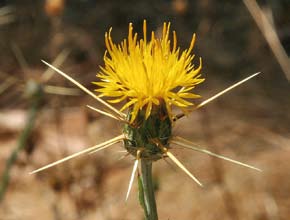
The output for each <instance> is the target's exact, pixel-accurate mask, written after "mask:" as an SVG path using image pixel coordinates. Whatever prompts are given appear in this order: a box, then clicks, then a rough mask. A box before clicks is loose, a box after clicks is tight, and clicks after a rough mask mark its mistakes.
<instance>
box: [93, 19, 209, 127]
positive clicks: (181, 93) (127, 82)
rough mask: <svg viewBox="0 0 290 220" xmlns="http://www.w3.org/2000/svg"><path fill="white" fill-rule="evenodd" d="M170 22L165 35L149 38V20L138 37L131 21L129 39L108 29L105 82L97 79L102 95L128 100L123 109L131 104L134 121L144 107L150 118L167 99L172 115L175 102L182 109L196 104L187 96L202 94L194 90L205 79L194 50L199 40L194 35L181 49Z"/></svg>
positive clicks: (101, 77)
mask: <svg viewBox="0 0 290 220" xmlns="http://www.w3.org/2000/svg"><path fill="white" fill-rule="evenodd" d="M169 30H170V23H164V25H163V31H162V36H161V38H156V37H155V33H154V32H152V33H151V39H150V41H147V27H146V21H144V24H143V39H140V40H137V33H133V26H132V24H129V33H128V39H125V40H123V42H121V44H118V45H116V44H114V43H113V41H112V38H111V30H110V31H109V33H106V36H105V43H106V47H107V52H106V53H105V55H104V62H105V66H104V67H101V71H100V73H99V74H98V75H97V76H98V77H99V78H100V79H101V82H95V84H97V85H98V86H100V87H101V88H99V89H97V90H96V91H98V92H100V93H101V95H100V96H107V97H110V98H111V99H110V100H109V102H111V103H118V102H121V101H123V100H126V101H127V102H126V104H124V106H123V107H122V109H121V111H123V110H124V109H126V108H128V107H130V108H131V109H132V111H131V115H132V117H131V122H133V121H134V120H135V119H136V117H137V114H138V112H139V111H140V110H144V111H145V118H148V117H149V115H150V114H151V111H152V106H153V105H160V104H161V103H165V105H166V108H167V111H168V113H169V114H170V115H171V106H172V105H175V106H177V107H180V108H182V109H184V108H186V107H188V106H191V105H193V104H192V103H191V102H189V101H188V100H187V99H193V98H198V97H200V96H199V95H196V94H193V93H191V90H192V89H193V88H194V87H195V85H197V84H199V83H201V82H202V81H204V79H202V78H200V77H201V75H200V70H201V59H200V64H199V66H198V67H197V68H194V64H193V63H192V60H193V58H194V55H193V54H191V51H192V49H193V46H194V42H195V35H193V37H192V40H191V43H190V46H189V48H188V49H187V50H184V51H183V52H180V48H179V47H177V39H176V33H175V32H174V31H173V42H172V43H171V42H170V39H169Z"/></svg>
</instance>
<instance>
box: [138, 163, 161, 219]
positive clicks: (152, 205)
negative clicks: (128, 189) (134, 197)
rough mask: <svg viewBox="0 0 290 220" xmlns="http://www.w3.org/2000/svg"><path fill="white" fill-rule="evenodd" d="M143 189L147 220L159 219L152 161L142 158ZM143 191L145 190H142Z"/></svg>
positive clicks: (140, 191)
mask: <svg viewBox="0 0 290 220" xmlns="http://www.w3.org/2000/svg"><path fill="white" fill-rule="evenodd" d="M141 184H142V186H141V190H140V189H139V193H141V194H143V195H142V196H141V197H142V198H143V199H144V201H140V202H141V205H142V203H143V208H144V212H145V218H146V220H158V215H157V208H156V201H155V193H154V185H153V181H152V161H148V160H144V159H141ZM142 191H143V192H142Z"/></svg>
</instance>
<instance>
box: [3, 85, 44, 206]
mask: <svg viewBox="0 0 290 220" xmlns="http://www.w3.org/2000/svg"><path fill="white" fill-rule="evenodd" d="M25 92H26V94H27V95H28V97H29V99H30V101H31V104H30V108H29V110H28V117H27V121H26V123H25V127H24V129H23V131H22V132H21V134H20V136H19V139H18V143H17V147H16V148H15V149H14V150H13V151H12V153H11V155H10V157H9V158H8V159H7V161H6V167H5V170H4V172H3V174H2V178H1V182H0V202H1V201H2V200H3V199H4V196H5V192H6V190H7V187H8V185H9V181H10V171H11V169H12V167H13V165H14V163H15V162H16V160H17V158H18V154H19V153H20V152H21V151H22V150H23V149H24V148H25V147H26V145H27V142H28V140H29V138H30V135H31V133H32V131H33V127H34V124H35V119H36V116H37V113H38V111H39V109H40V104H41V100H42V97H43V91H42V87H41V85H40V84H39V83H37V82H35V81H28V82H27V87H26V91H25Z"/></svg>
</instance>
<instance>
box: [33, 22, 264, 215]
mask: <svg viewBox="0 0 290 220" xmlns="http://www.w3.org/2000/svg"><path fill="white" fill-rule="evenodd" d="M111 30H112V29H110V31H109V33H107V34H106V35H105V43H106V47H107V52H106V53H105V55H104V62H105V65H104V67H101V70H100V72H99V73H98V75H97V76H98V78H99V79H100V81H98V82H94V83H95V84H96V85H98V86H99V88H98V89H96V91H97V92H98V93H99V95H96V94H95V93H93V92H91V91H90V90H88V89H87V88H86V87H84V86H83V85H81V84H80V83H79V82H77V81H76V80H74V79H73V78H71V77H70V76H68V75H67V74H65V73H64V72H62V71H61V70H59V69H57V68H56V67H54V66H52V65H50V64H48V63H47V62H45V61H43V62H44V63H45V64H46V65H48V66H49V67H51V68H52V69H53V70H55V71H56V72H57V73H59V74H60V75H62V76H64V77H65V78H67V79H68V80H69V81H71V82H72V83H74V84H75V85H76V86H78V87H79V88H80V89H82V90H83V91H84V92H86V93H87V94H89V95H90V96H92V97H93V98H94V99H96V100H97V101H98V102H100V103H101V104H102V105H104V107H105V108H106V110H101V109H97V108H94V107H92V106H88V107H89V108H90V109H92V110H95V111H97V112H99V113H100V114H103V115H105V116H108V117H110V118H113V119H115V120H118V121H120V122H123V124H124V128H123V132H122V134H121V135H119V136H117V137H114V138H112V139H110V140H108V141H105V142H103V143H101V144H98V145H96V146H93V147H90V148H87V149H85V150H83V151H80V152H77V153H75V154H73V155H70V156H68V157H65V158H63V159H60V160H58V161H56V162H53V163H51V164H48V165H46V166H44V167H42V168H39V169H37V170H35V171H33V172H31V173H36V172H39V171H42V170H44V169H47V168H50V167H52V166H55V165H57V164H59V163H62V162H64V161H67V160H70V159H72V158H75V157H77V156H80V155H82V154H85V153H94V152H97V151H99V150H102V149H105V148H107V147H109V146H112V145H113V144H116V143H119V142H123V144H124V147H125V148H126V150H127V152H128V153H130V154H131V155H133V156H134V158H135V162H134V166H133V171H132V175H131V178H130V181H129V187H128V191H127V195H126V199H127V198H128V196H129V192H130V189H131V187H132V183H133V180H134V177H135V173H136V172H137V170H138V167H139V163H141V169H140V170H141V171H140V172H141V181H139V182H141V186H140V185H139V193H140V194H141V196H139V197H140V198H141V199H140V200H141V205H142V206H143V208H144V211H145V217H146V219H150V220H151V219H154V220H156V219H157V218H158V217H157V210H156V204H155V198H154V189H153V184H152V172H151V171H152V163H153V162H154V161H155V160H159V159H162V158H165V157H168V158H169V159H171V160H172V161H173V162H174V163H175V164H176V165H177V166H178V167H179V168H181V169H182V170H183V171H184V172H185V173H186V174H187V175H188V176H189V177H191V178H192V179H193V180H194V181H195V182H196V183H197V184H199V185H202V184H201V183H200V182H199V180H198V179H197V178H196V177H195V176H193V175H192V174H191V173H190V172H189V171H188V170H187V169H186V168H185V167H184V165H183V164H182V163H181V162H180V161H179V160H178V159H177V158H176V157H175V156H174V155H173V154H172V153H171V152H170V149H171V148H172V145H178V146H181V147H183V148H189V149H192V150H194V151H198V152H202V153H206V154H209V155H211V156H214V157H217V158H220V159H223V160H227V161H229V162H232V163H235V164H238V165H241V166H245V167H248V168H251V169H255V170H259V171H260V169H258V168H256V167H253V166H250V165H247V164H245V163H241V162H239V161H236V160H233V159H230V158H227V157H224V156H221V155H218V154H215V153H213V152H210V151H208V150H206V149H202V148H200V147H197V146H196V145H195V144H194V143H192V142H190V141H188V140H186V139H184V138H182V137H179V136H175V135H174V134H172V126H173V121H176V120H178V119H179V118H181V117H183V116H184V115H185V112H190V111H192V110H195V109H198V108H200V107H203V106H205V105H207V104H208V103H210V102H211V101H213V100H214V99H216V98H218V97H220V96H221V95H223V94H225V93H226V92H228V91H230V90H231V89H233V88H235V87H237V86H239V85H241V84H242V83H244V82H246V81H247V80H249V79H251V78H253V77H255V76H256V75H258V74H259V73H255V74H253V75H251V76H249V77H247V78H245V79H243V80H241V81H239V82H237V83H236V84H234V85H232V86H230V87H228V88H226V89H224V90H222V91H221V92H219V93H217V94H215V95H214V96H212V97H211V98H209V99H207V100H205V101H203V102H201V103H199V104H197V105H194V104H193V103H192V102H191V101H190V100H191V99H195V98H199V97H200V96H199V95H197V94H194V93H193V92H192V89H193V88H194V87H195V86H196V85H197V84H199V83H201V82H203V81H204V79H203V78H201V74H200V70H201V66H202V65H201V59H200V64H199V66H198V67H195V66H194V64H193V58H194V55H193V54H192V49H193V46H194V42H195V35H193V37H192V40H191V43H190V46H189V48H188V49H187V50H184V51H182V52H181V49H180V48H178V47H177V38H176V33H175V32H174V31H173V35H172V36H173V37H172V42H171V40H170V37H169V34H170V23H164V25H163V31H162V36H161V38H157V37H155V33H154V32H152V33H151V39H150V41H147V27H146V21H144V24H143V39H140V40H138V39H137V34H136V33H133V26H132V24H129V33H128V38H127V39H125V40H124V41H123V42H122V43H121V44H119V45H116V44H114V43H113V40H112V38H111ZM102 97H108V98H109V101H108V102H111V103H118V102H122V101H125V104H124V105H123V107H122V108H121V110H118V109H116V108H114V107H113V106H112V105H110V104H109V103H108V102H106V101H104V100H103V99H102ZM173 106H177V107H178V108H180V109H181V110H182V112H183V113H180V114H178V115H173V113H172V107H173ZM126 109H127V112H126V113H124V112H123V111H124V110H126Z"/></svg>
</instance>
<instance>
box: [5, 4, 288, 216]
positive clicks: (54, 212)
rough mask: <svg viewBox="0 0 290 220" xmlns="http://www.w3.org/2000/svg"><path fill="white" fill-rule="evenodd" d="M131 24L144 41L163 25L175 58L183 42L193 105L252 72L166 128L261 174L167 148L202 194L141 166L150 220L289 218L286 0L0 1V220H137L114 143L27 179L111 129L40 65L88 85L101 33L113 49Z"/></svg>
mask: <svg viewBox="0 0 290 220" xmlns="http://www.w3.org/2000/svg"><path fill="white" fill-rule="evenodd" d="M144 19H146V20H147V25H148V31H151V30H153V31H156V32H157V33H160V30H161V28H162V25H163V22H164V21H166V22H167V21H170V22H171V27H172V30H176V32H177V37H178V45H179V46H180V47H181V48H182V49H185V48H187V47H188V44H189V42H190V40H191V36H192V33H196V34H197V41H196V45H195V49H194V53H195V54H196V58H198V57H202V59H203V71H202V74H203V76H204V77H205V78H206V81H205V82H204V83H203V84H201V85H199V86H198V88H196V93H198V94H201V95H202V99H201V100H197V101H196V103H198V102H201V101H202V100H205V99H206V98H209V97H210V96H212V95H214V94H215V93H217V92H219V91H221V90H222V89H225V88H226V87H228V86H230V85H231V84H233V83H235V82H237V81H238V80H241V79H243V78H245V77H247V76H249V75H250V74H252V73H255V72H261V74H260V75H259V76H258V77H256V78H254V79H252V80H251V81H250V82H247V83H246V84H244V85H242V86H241V87H239V88H237V89H235V90H233V91H231V92H230V93H228V94H226V95H224V96H222V97H220V98H219V99H218V100H215V101H214V102H212V103H210V104H208V105H206V106H205V107H204V108H202V109H199V110H197V111H196V112H193V113H191V115H189V116H188V117H186V118H182V119H181V120H180V121H178V122H177V123H176V125H175V127H174V133H175V134H177V135H179V136H182V137H185V138H187V139H189V140H192V141H193V142H195V143H197V144H199V145H200V146H203V147H204V148H207V149H209V150H211V151H214V152H216V153H220V154H223V155H225V156H228V157H231V158H234V159H237V160H239V161H242V162H246V163H249V164H251V165H254V166H256V167H259V168H261V169H262V170H263V172H262V173H259V172H256V171H253V170H250V169H247V168H244V167H239V166H237V165H234V164H230V163H228V162H224V161H221V160H217V159H214V158H211V157H209V156H207V155H201V154H199V153H197V152H193V151H192V152H191V151H188V150H183V149H177V148H176V149H174V150H173V152H174V154H175V155H176V156H177V157H178V158H179V159H180V160H181V161H183V162H184V164H185V166H186V167H187V168H188V169H189V170H190V171H191V172H192V173H193V174H194V175H195V176H197V177H198V179H199V180H200V181H201V182H202V183H203V184H204V187H203V188H200V187H199V186H197V185H196V184H195V183H194V182H192V181H191V180H190V179H189V178H188V177H187V176H186V175H185V174H184V173H182V172H181V171H179V169H177V168H175V166H174V165H172V166H171V164H168V163H166V162H165V161H162V160H160V161H158V162H157V163H155V164H154V165H155V166H154V176H155V179H156V185H157V204H158V210H159V217H160V219H198V220H208V219H238V220H239V219H247V220H248V219H256V220H280V219H285V220H286V219H289V217H290V173H289V161H290V126H289V125H290V114H289V112H290V97H289V95H290V93H289V92H290V86H289V85H290V84H289V80H290V68H289V66H290V62H289V58H288V55H289V53H290V2H289V1H288V0H279V1H274V0H268V1H266V0H265V1H258V2H256V1H255V0H244V1H234V2H231V3H229V1H224V0H221V1H213V0H206V1H189V0H149V1H131V0H128V1H123V2H122V1H117V0H112V1H103V0H100V1H93V0H78V1H77V0H67V1H65V0H46V1H44V0H42V1H32V0H26V1H23V0H11V1H10V0H6V1H3V0H2V1H0V108H1V109H0V174H1V179H0V200H1V201H0V219H3V220H14V219H15V220H18V219H22V220H28V219H29V220H34V219H39V218H41V219H42V220H52V219H53V220H62V219H65V220H92V219H98V220H119V219H124V220H125V219H126V220H136V219H140V220H141V219H143V217H142V214H143V213H142V210H141V208H140V206H139V203H138V195H137V184H136V183H135V184H134V186H133V190H132V193H131V195H130V198H129V200H128V201H127V202H125V194H126V191H127V186H128V182H129V178H130V173H131V170H132V165H133V158H132V157H130V156H128V157H126V158H123V156H124V152H122V150H123V148H122V146H121V145H116V146H113V147H110V148H109V149H107V150H104V151H101V152H98V153H96V154H92V155H85V156H82V157H79V158H76V159H74V160H72V161H68V162H66V163H64V164H61V165H58V166H56V167H54V168H51V169H48V170H46V171H43V172H41V173H38V174H34V175H29V174H28V173H29V172H30V171H32V170H34V169H37V168H39V167H41V166H43V165H45V164H48V163H50V162H53V161H55V160H58V159H60V158H62V157H64V156H67V155H69V154H72V153H74V152H77V151H80V150H83V149H85V148H87V147H90V146H93V145H96V144H98V143H101V142H102V141H105V140H108V139H110V138H112V137H114V136H116V135H118V134H120V133H121V131H122V124H121V123H119V122H116V121H114V120H111V119H109V118H106V117H105V116H102V115H100V114H98V113H96V112H93V111H91V110H90V109H88V108H86V105H87V104H90V105H92V106H94V107H98V106H99V104H98V103H96V101H95V100H93V99H92V98H90V97H89V96H88V95H86V94H84V93H83V92H81V91H80V90H78V89H76V88H75V86H74V85H72V84H71V83H70V82H68V81H67V80H65V79H64V78H62V77H61V76H59V75H57V74H53V71H51V70H48V69H47V67H46V66H45V65H44V64H43V63H42V62H41V59H43V60H46V61H48V62H50V63H54V65H55V66H58V67H59V68H60V69H61V70H63V71H64V72H66V73H67V74H69V75H70V76H72V77H73V78H74V79H76V80H78V81H79V82H81V83H82V84H83V85H85V86H86V87H87V88H89V89H90V90H94V89H95V88H96V87H95V86H94V85H93V84H92V83H91V82H93V81H96V80H97V79H96V74H97V72H98V71H99V66H100V65H103V61H102V58H103V54H104V51H105V45H104V34H105V32H106V31H108V30H109V28H110V27H113V31H112V36H113V39H114V41H115V42H117V43H118V42H120V41H121V40H122V39H124V38H125V37H126V36H127V33H128V23H129V22H132V23H133V25H134V29H135V31H137V32H138V33H140V34H141V33H142V23H143V20H144ZM195 61H198V59H195ZM173 148H174V146H173Z"/></svg>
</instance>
